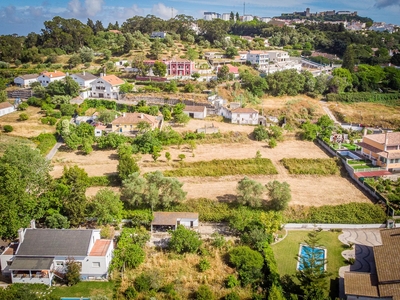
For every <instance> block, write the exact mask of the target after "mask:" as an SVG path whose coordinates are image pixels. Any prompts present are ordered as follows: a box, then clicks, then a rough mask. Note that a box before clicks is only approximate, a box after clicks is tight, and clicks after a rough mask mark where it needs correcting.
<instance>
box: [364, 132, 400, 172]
mask: <svg viewBox="0 0 400 300" xmlns="http://www.w3.org/2000/svg"><path fill="white" fill-rule="evenodd" d="M357 145H358V146H360V147H361V154H362V155H364V156H365V157H367V158H368V159H370V160H371V161H372V163H373V164H374V165H377V166H380V167H382V168H385V169H386V170H387V171H392V170H394V169H400V132H386V133H379V134H364V136H363V139H362V142H360V143H358V144H357Z"/></svg>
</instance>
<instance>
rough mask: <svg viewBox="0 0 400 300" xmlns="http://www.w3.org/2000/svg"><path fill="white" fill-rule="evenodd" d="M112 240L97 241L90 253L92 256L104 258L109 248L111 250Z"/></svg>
mask: <svg viewBox="0 0 400 300" xmlns="http://www.w3.org/2000/svg"><path fill="white" fill-rule="evenodd" d="M110 244H111V240H97V241H96V242H95V243H94V245H93V248H92V250H91V251H90V254H89V255H90V256H104V255H106V253H107V250H108V248H110Z"/></svg>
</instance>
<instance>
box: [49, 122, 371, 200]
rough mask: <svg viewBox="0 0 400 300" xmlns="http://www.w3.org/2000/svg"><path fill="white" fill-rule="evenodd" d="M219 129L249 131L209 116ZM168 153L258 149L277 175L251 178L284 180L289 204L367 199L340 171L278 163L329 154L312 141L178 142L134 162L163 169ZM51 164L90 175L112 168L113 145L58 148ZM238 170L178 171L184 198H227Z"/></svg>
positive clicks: (228, 154)
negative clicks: (324, 172)
mask: <svg viewBox="0 0 400 300" xmlns="http://www.w3.org/2000/svg"><path fill="white" fill-rule="evenodd" d="M206 123H207V124H209V121H200V120H197V121H195V120H192V121H190V123H189V125H188V127H182V128H181V130H188V129H194V128H197V127H198V126H204V124H206ZM214 125H215V126H218V127H219V128H220V130H221V131H225V130H232V129H234V130H236V129H237V130H238V131H242V132H246V133H250V132H251V131H252V130H253V127H251V126H236V125H230V124H227V123H217V122H214ZM166 151H168V152H170V153H171V157H172V159H173V160H175V161H177V160H178V155H179V154H181V153H183V154H185V155H186V159H185V161H187V162H194V161H209V160H212V159H228V158H231V159H241V158H252V157H255V155H256V152H257V151H260V153H261V155H262V157H265V158H269V159H271V161H272V163H273V164H274V165H275V167H276V168H277V170H278V174H277V175H267V176H252V177H251V178H253V179H255V180H257V181H259V182H261V183H263V184H265V183H267V182H269V181H271V180H279V181H286V182H288V183H289V184H290V187H291V190H292V195H293V198H292V201H291V202H290V204H291V205H306V206H321V205H325V204H331V205H336V204H342V203H348V202H369V201H370V200H369V199H368V198H367V197H366V196H365V195H364V194H363V193H362V192H361V191H360V190H359V189H358V188H357V187H356V186H354V185H353V183H352V182H351V181H350V180H348V179H346V178H343V177H341V176H340V175H334V176H312V175H290V174H289V173H288V172H287V170H286V169H285V168H284V167H283V165H282V164H281V163H280V160H281V159H282V158H328V157H329V156H328V155H327V154H326V153H325V152H324V151H322V150H321V149H320V148H319V147H318V146H316V145H315V144H314V143H311V142H306V141H299V140H286V141H284V142H280V143H278V146H277V147H276V148H273V149H270V148H268V147H267V145H266V143H263V142H256V141H251V140H249V141H248V142H246V143H230V144H229V143H227V144H200V145H197V148H196V149H195V150H194V156H193V154H192V152H191V150H190V149H189V148H188V147H186V146H185V145H183V146H181V147H180V149H178V147H177V146H172V147H168V148H166V149H165V150H164V151H163V152H162V154H161V157H160V158H159V160H158V161H157V162H153V160H152V159H151V157H150V155H142V156H140V157H139V166H140V169H141V172H142V173H146V172H152V171H156V170H160V171H163V170H168V169H171V168H172V167H171V166H170V165H169V164H168V163H167V162H166V159H165V156H164V155H165V152H166ZM53 164H54V170H53V172H52V175H53V176H54V177H59V176H61V174H62V171H63V166H65V165H66V166H72V165H75V164H77V165H78V166H80V167H82V168H84V169H85V170H86V172H87V173H88V174H89V176H100V175H106V174H110V173H114V172H116V171H117V164H118V160H117V156H116V151H114V150H111V151H109V150H108V151H94V152H92V153H91V154H89V155H87V156H85V155H81V154H79V153H77V152H63V151H59V152H58V153H57V154H56V155H55V157H54V158H53ZM241 178H242V176H223V177H211V178H204V177H181V178H179V180H180V181H181V182H183V183H184V185H183V189H184V190H185V191H186V192H187V193H188V194H187V197H188V198H200V197H205V198H210V199H215V200H229V199H232V197H234V195H236V185H237V182H238V181H239V180H240V179H241ZM98 189H99V187H97V188H95V187H93V188H91V189H89V190H88V195H94V194H95V193H96V191H97V190H98Z"/></svg>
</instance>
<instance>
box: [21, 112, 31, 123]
mask: <svg viewBox="0 0 400 300" xmlns="http://www.w3.org/2000/svg"><path fill="white" fill-rule="evenodd" d="M28 119H29V116H28V114H27V113H22V114H19V120H20V121H26V120H28Z"/></svg>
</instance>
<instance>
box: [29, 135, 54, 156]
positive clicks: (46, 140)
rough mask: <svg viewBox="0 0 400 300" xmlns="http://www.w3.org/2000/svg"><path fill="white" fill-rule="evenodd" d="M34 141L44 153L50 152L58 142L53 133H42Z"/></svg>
mask: <svg viewBox="0 0 400 300" xmlns="http://www.w3.org/2000/svg"><path fill="white" fill-rule="evenodd" d="M33 141H34V142H35V143H36V144H37V149H39V150H40V153H42V154H45V153H48V152H49V151H50V149H51V148H53V147H54V145H55V144H56V143H57V140H56V137H55V136H54V134H52V133H41V134H39V135H38V136H37V137H36V138H34V139H33Z"/></svg>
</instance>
